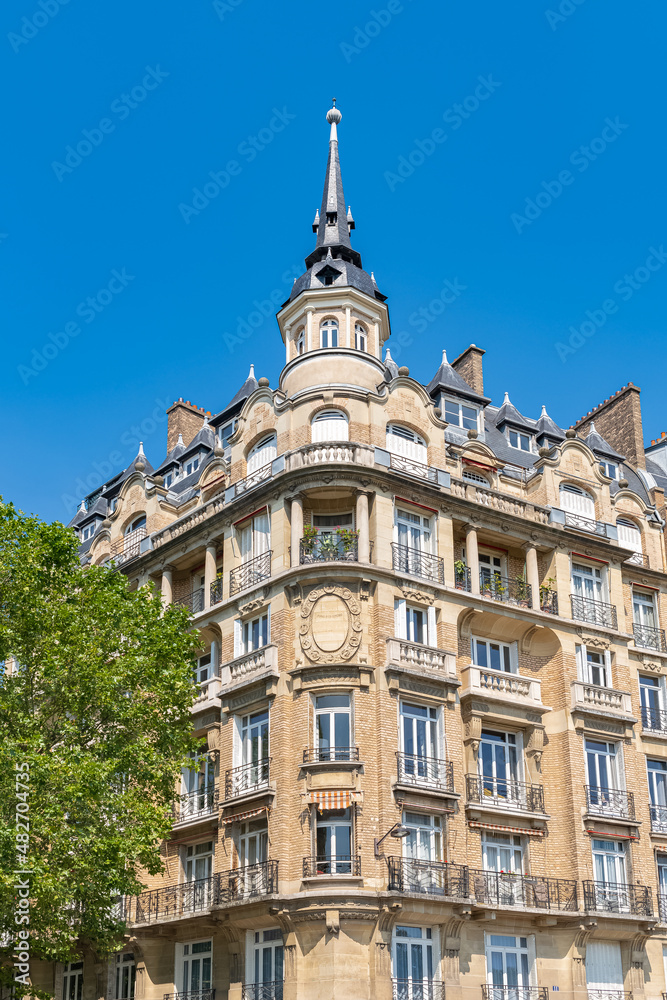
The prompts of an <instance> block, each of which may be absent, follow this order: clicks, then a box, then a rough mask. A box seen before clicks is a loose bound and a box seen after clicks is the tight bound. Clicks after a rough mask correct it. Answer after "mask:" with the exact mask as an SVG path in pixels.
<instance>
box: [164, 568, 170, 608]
mask: <svg viewBox="0 0 667 1000" xmlns="http://www.w3.org/2000/svg"><path fill="white" fill-rule="evenodd" d="M171 581H172V567H171V566H165V567H164V569H163V570H162V603H163V605H164V606H165V608H166V607H167V605H168V604H171V601H172V586H171Z"/></svg>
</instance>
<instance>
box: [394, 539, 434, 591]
mask: <svg viewBox="0 0 667 1000" xmlns="http://www.w3.org/2000/svg"><path fill="white" fill-rule="evenodd" d="M391 551H392V565H393V568H394V572H395V573H409V574H410V575H411V576H420V577H421V578H422V579H423V580H433V581H434V582H435V583H444V582H445V570H444V564H443V561H442V559H441V558H440V556H434V555H432V553H430V552H422V550H421V549H413V548H411V547H410V546H409V545H399V543H398V542H392V543H391Z"/></svg>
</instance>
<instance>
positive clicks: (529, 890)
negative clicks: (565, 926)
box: [469, 869, 579, 910]
mask: <svg viewBox="0 0 667 1000" xmlns="http://www.w3.org/2000/svg"><path fill="white" fill-rule="evenodd" d="M469 878H470V891H471V895H473V896H474V897H475V902H476V903H478V904H479V905H481V906H527V907H530V908H531V909H537V910H578V909H579V902H578V900H577V883H576V882H575V881H574V880H573V879H562V878H543V877H542V876H539V875H515V874H513V873H512V872H487V871H479V870H477V871H475V870H473V869H470V873H469Z"/></svg>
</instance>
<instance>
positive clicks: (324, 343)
mask: <svg viewBox="0 0 667 1000" xmlns="http://www.w3.org/2000/svg"><path fill="white" fill-rule="evenodd" d="M320 346H321V347H338V323H337V322H336V320H335V319H326V320H325V321H324V323H322V325H321V326H320Z"/></svg>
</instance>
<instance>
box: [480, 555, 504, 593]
mask: <svg viewBox="0 0 667 1000" xmlns="http://www.w3.org/2000/svg"><path fill="white" fill-rule="evenodd" d="M502 577H503V559H502V557H501V556H496V555H493V553H491V552H480V553H479V585H480V589H481V591H482V593H483V594H484V593H495V591H496V589H497V588H498V587H500V586H501V585H502V584H501V581H502Z"/></svg>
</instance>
